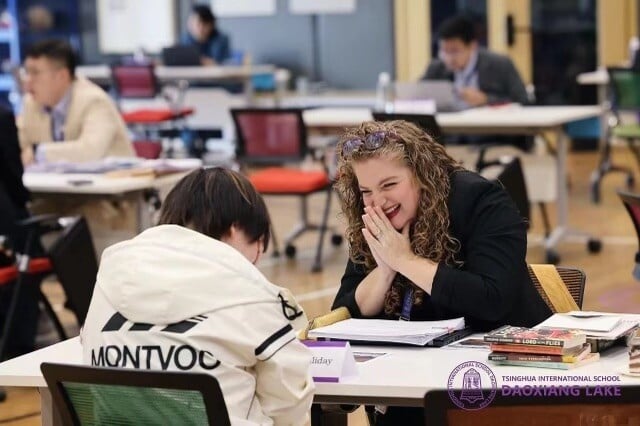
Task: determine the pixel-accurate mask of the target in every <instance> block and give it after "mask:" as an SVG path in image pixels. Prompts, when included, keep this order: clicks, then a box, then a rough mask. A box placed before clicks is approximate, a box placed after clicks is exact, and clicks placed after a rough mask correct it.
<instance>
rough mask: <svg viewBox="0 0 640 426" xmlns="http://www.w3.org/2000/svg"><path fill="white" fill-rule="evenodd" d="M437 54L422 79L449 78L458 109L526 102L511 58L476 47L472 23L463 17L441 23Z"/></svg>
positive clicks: (526, 99)
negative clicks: (452, 84)
mask: <svg viewBox="0 0 640 426" xmlns="http://www.w3.org/2000/svg"><path fill="white" fill-rule="evenodd" d="M438 57H439V59H434V60H433V61H431V63H430V64H429V67H428V68H427V71H426V73H425V74H424V76H423V78H422V79H423V80H445V79H450V80H452V81H453V82H454V86H455V88H456V93H457V94H458V96H459V98H460V107H461V108H468V107H475V106H481V105H486V104H495V103H502V102H517V103H520V104H526V103H528V98H527V91H526V89H525V86H524V83H523V82H522V79H521V78H520V75H519V74H518V71H517V70H516V68H515V66H514V65H513V62H511V59H509V58H508V57H506V56H504V55H499V54H497V53H493V52H490V51H488V50H486V49H484V48H481V47H479V46H478V41H477V39H476V34H475V29H474V25H473V22H472V21H471V20H469V19H467V18H466V17H463V16H455V17H452V18H449V19H448V20H446V21H445V22H444V23H443V24H442V25H441V26H440V29H439V31H438Z"/></svg>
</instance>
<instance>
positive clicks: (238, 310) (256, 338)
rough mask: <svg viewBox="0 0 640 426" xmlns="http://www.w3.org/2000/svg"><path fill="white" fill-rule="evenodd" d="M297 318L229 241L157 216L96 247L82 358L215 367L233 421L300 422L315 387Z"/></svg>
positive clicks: (287, 300) (286, 298)
mask: <svg viewBox="0 0 640 426" xmlns="http://www.w3.org/2000/svg"><path fill="white" fill-rule="evenodd" d="M305 325H306V318H305V315H304V313H303V312H302V309H301V308H300V307H299V306H298V305H297V304H296V302H295V301H294V300H293V298H292V297H291V296H290V295H289V294H288V291H287V290H286V289H283V288H280V287H277V286H275V285H273V284H271V283H270V282H269V281H268V280H267V279H266V278H265V277H264V275H262V273H261V272H260V271H259V270H258V269H257V268H256V267H255V266H254V265H252V264H251V262H249V261H248V260H247V259H246V258H245V257H244V256H243V255H242V254H240V252H238V251H236V250H235V249H234V248H233V247H231V246H229V245H227V244H225V243H223V242H220V241H218V240H215V239H213V238H209V237H207V236H205V235H203V234H200V233H198V232H195V231H192V230H190V229H187V228H183V227H180V226H176V225H161V226H156V227H154V228H150V229H148V230H146V231H144V232H143V233H142V234H140V235H138V236H137V237H135V238H133V239H132V240H129V241H124V242H121V243H118V244H116V245H114V246H111V247H109V248H108V249H106V250H105V251H104V253H103V255H102V260H101V263H100V270H99V271H98V276H97V281H96V287H95V290H94V293H93V298H92V300H91V306H90V308H89V313H88V315H87V319H86V321H85V325H84V328H83V330H82V336H81V339H82V346H83V356H84V362H85V363H87V364H91V365H98V366H108V367H116V366H117V367H127V368H131V367H136V368H145V369H153V370H168V371H189V372H205V373H208V374H212V375H214V376H215V377H216V378H217V379H218V381H219V382H220V386H221V388H222V393H223V394H224V399H225V402H226V405H227V410H228V411H229V415H230V417H231V422H232V424H251V425H254V424H259V425H271V424H276V425H298V424H304V423H305V422H306V421H307V418H308V413H309V410H310V407H311V402H312V399H313V391H314V385H313V381H312V379H311V376H310V374H309V365H310V361H311V354H310V352H309V350H308V349H307V348H306V347H305V346H304V345H303V344H302V343H300V342H299V341H298V340H297V338H296V334H295V333H296V331H295V330H297V329H300V328H302V327H304V326H305ZM107 346H108V347H109V348H108V350H107ZM177 420H178V419H177Z"/></svg>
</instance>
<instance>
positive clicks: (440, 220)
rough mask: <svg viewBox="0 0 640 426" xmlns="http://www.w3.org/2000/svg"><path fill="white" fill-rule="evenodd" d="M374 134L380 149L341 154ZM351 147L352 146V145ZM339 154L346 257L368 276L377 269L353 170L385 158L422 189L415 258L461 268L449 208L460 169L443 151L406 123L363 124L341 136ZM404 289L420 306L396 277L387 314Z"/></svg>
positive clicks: (395, 310) (413, 233)
mask: <svg viewBox="0 0 640 426" xmlns="http://www.w3.org/2000/svg"><path fill="white" fill-rule="evenodd" d="M377 132H384V135H385V138H384V141H383V143H382V145H381V146H380V147H379V148H376V149H372V150H371V149H368V148H367V147H365V146H364V145H360V146H359V147H357V148H356V149H354V150H350V149H349V148H351V146H349V147H348V149H347V151H349V152H347V154H345V153H344V152H343V150H344V146H345V143H347V142H348V141H352V140H354V139H358V140H361V141H364V140H365V139H366V138H367V136H368V135H370V134H372V133H377ZM349 144H350V145H352V142H349ZM337 154H338V170H337V176H338V177H337V180H336V183H335V188H336V190H337V191H338V194H339V196H340V202H341V204H342V212H343V214H344V216H345V217H346V219H347V222H348V224H347V230H346V238H347V241H349V257H350V258H351V260H352V261H353V262H354V263H357V264H362V265H364V268H365V270H366V272H367V273H369V272H371V271H372V270H373V269H374V268H375V267H376V262H375V259H374V258H373V255H372V254H371V250H370V249H369V246H368V244H367V242H366V240H365V239H364V236H363V235H362V231H361V229H362V228H364V222H363V220H362V214H363V212H364V207H365V205H364V201H363V198H362V194H361V193H360V189H359V186H358V179H357V177H356V175H355V172H354V169H353V164H354V163H357V162H361V161H365V160H368V159H371V158H379V157H383V156H384V157H391V158H394V157H395V158H397V159H398V160H401V161H402V162H403V163H404V165H405V166H407V167H408V168H409V169H410V170H411V171H412V173H413V178H414V179H415V182H416V184H417V186H418V188H420V198H419V203H418V211H417V212H416V220H415V221H414V223H413V224H412V225H411V229H410V239H411V248H412V250H413V252H414V253H415V254H417V255H418V256H421V257H424V258H426V259H429V260H432V261H434V262H437V263H439V262H444V263H446V264H450V265H456V264H459V262H457V261H456V260H455V255H456V253H457V252H458V251H459V249H460V243H459V242H458V241H457V240H456V239H455V238H453V237H452V236H451V235H450V234H449V210H448V205H447V202H448V198H449V190H450V176H451V174H452V173H453V172H455V171H457V170H462V169H463V168H462V166H460V165H459V164H458V163H456V161H455V160H454V159H453V158H451V157H450V156H449V155H448V154H447V153H446V151H445V149H444V147H443V146H442V145H440V144H438V143H437V142H435V141H434V140H433V138H431V136H429V135H428V134H427V133H425V132H424V131H423V130H422V129H420V128H419V127H418V126H416V125H414V124H412V123H409V122H407V121H387V122H365V123H362V124H361V125H360V126H359V127H357V128H352V129H347V130H346V131H345V132H344V134H343V135H342V136H341V137H340V140H339V142H338V147H337ZM408 286H413V287H414V300H413V303H414V304H415V305H420V304H422V300H423V297H424V291H423V290H421V289H419V288H418V287H417V286H415V285H414V284H412V283H411V282H410V281H409V280H407V279H406V278H404V277H403V276H401V275H400V274H398V275H396V278H395V279H394V282H393V283H392V285H391V288H390V290H389V291H388V292H387V295H386V298H385V306H384V311H385V314H387V315H394V314H395V315H398V314H399V308H400V306H401V304H402V303H401V297H402V294H403V293H404V291H405V289H406V288H407V287H408Z"/></svg>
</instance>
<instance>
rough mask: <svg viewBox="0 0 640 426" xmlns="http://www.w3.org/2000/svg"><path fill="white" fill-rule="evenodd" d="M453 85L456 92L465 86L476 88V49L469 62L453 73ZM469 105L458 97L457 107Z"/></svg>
mask: <svg viewBox="0 0 640 426" xmlns="http://www.w3.org/2000/svg"><path fill="white" fill-rule="evenodd" d="M453 77H454V79H453V86H454V88H455V91H456V93H460V90H461V89H463V88H465V87H472V88H474V89H477V88H478V50H477V49H475V50H474V51H473V52H472V53H471V56H470V57H469V62H467V66H466V67H464V69H463V70H461V71H457V72H454V73H453ZM467 108H469V105H468V104H467V103H466V102H465V101H463V100H462V99H461V98H460V97H458V109H467Z"/></svg>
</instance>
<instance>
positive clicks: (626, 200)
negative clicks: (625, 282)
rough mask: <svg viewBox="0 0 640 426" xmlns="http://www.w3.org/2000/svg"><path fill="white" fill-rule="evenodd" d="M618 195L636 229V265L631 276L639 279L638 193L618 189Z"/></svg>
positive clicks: (639, 195)
mask: <svg viewBox="0 0 640 426" xmlns="http://www.w3.org/2000/svg"><path fill="white" fill-rule="evenodd" d="M617 192H618V196H619V197H620V199H621V200H622V204H624V208H625V209H627V212H628V213H629V217H631V222H632V223H633V227H634V228H635V230H636V237H637V238H638V248H639V250H638V251H637V252H636V255H635V256H636V257H635V261H636V267H635V268H634V270H633V276H634V278H635V279H637V280H640V267H639V265H640V194H636V193H632V192H627V191H622V190H618V191H617Z"/></svg>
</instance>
